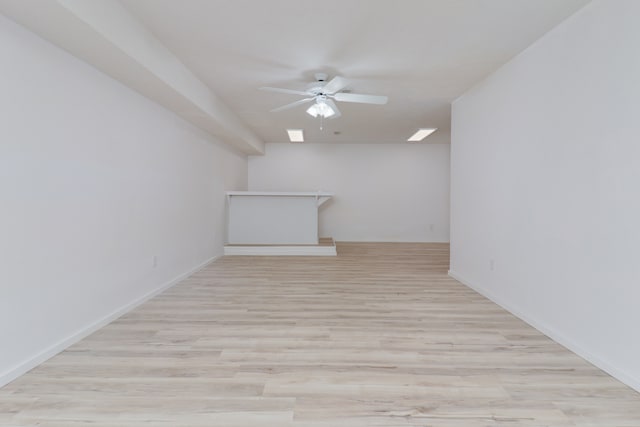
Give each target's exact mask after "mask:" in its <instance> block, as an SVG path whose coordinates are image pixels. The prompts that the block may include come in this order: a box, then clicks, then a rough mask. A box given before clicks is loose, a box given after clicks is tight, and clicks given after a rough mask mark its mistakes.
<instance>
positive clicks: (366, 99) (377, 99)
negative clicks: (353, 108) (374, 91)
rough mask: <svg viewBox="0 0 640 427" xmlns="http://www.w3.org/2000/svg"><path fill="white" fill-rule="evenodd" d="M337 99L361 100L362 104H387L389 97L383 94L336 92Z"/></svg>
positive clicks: (343, 100) (345, 100)
mask: <svg viewBox="0 0 640 427" xmlns="http://www.w3.org/2000/svg"><path fill="white" fill-rule="evenodd" d="M334 98H335V99H336V101H340V102H359V103H361V104H379V105H382V104H386V103H387V101H388V100H389V98H387V97H386V96H382V95H363V94H360V93H336V94H335V95H334Z"/></svg>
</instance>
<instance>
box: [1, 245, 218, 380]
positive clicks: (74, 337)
mask: <svg viewBox="0 0 640 427" xmlns="http://www.w3.org/2000/svg"><path fill="white" fill-rule="evenodd" d="M218 258H219V256H215V257H212V258H209V259H208V260H206V261H205V262H203V263H201V264H199V265H197V266H195V267H193V268H192V269H190V270H189V271H186V272H185V273H182V274H180V275H178V276H176V277H174V278H173V279H171V280H169V281H167V282H165V283H163V284H162V285H160V286H159V287H158V288H156V289H154V290H152V291H151V292H148V293H146V294H145V295H142V296H141V297H138V298H136V299H135V300H133V301H131V302H129V303H127V304H125V305H124V306H122V307H120V308H118V309H117V310H115V311H113V312H111V313H109V314H107V315H106V316H104V317H102V318H100V319H98V320H96V321H95V322H93V323H90V324H89V325H87V326H85V327H83V328H82V329H80V330H78V331H77V332H75V333H73V334H71V335H69V336H68V337H66V338H64V339H62V340H60V341H58V342H57V343H55V344H53V345H51V346H49V347H47V348H45V349H44V350H42V351H41V352H40V353H38V354H36V355H35V356H33V357H31V358H29V359H27V360H25V361H24V362H22V363H19V364H18V365H16V366H14V367H12V368H10V369H8V370H7V371H5V372H3V373H1V374H0V387H3V386H5V385H7V384H9V383H10V382H11V381H13V380H15V379H16V378H18V377H20V376H21V375H24V374H25V373H27V372H29V371H30V370H31V369H33V368H35V367H36V366H38V365H40V364H41V363H43V362H44V361H46V360H48V359H50V358H52V357H53V356H55V355H56V354H58V353H60V352H62V351H64V350H65V349H67V348H68V347H70V346H71V345H73V344H75V343H77V342H78V341H80V340H81V339H83V338H85V337H87V336H89V335H91V334H92V333H94V332H95V331H97V330H98V329H100V328H102V327H104V326H106V325H108V324H109V323H111V322H113V321H114V320H116V319H117V318H119V317H120V316H122V315H123V314H125V313H127V312H129V311H131V310H133V309H134V308H136V307H137V306H139V305H140V304H142V303H144V302H146V301H148V300H150V299H151V298H153V297H154V296H156V295H158V294H160V293H162V292H164V291H165V290H167V289H169V288H170V287H172V286H174V285H176V284H177V283H178V282H181V281H182V280H184V279H186V278H187V277H189V276H191V275H192V274H193V273H195V272H197V271H198V270H201V269H202V268H204V267H205V266H206V265H208V264H210V263H212V262H213V261H215V260H216V259H218Z"/></svg>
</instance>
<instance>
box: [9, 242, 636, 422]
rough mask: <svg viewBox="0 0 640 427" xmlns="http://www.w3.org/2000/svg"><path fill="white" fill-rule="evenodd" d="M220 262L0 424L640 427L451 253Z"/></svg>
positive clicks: (104, 335)
mask: <svg viewBox="0 0 640 427" xmlns="http://www.w3.org/2000/svg"><path fill="white" fill-rule="evenodd" d="M338 253H339V255H338V257H318V258H299V257H293V258H289V257H275V258H272V257H225V258H223V259H220V260H218V261H217V262H215V263H213V264H211V265H209V266H208V267H206V268H205V269H204V270H202V271H200V272H198V273H197V274H195V275H193V276H192V277H190V278H188V279H187V280H185V281H183V282H182V283H180V284H179V285H177V286H175V287H173V288H171V289H170V290H168V291H167V292H165V293H163V294H162V295H160V296H158V297H156V298H154V299H152V300H151V301H149V302H147V303H146V304H144V305H142V306H141V307H139V308H138V309H136V310H134V311H132V312H130V313H129V314H127V315H125V316H123V317H122V318H120V319H119V320H117V321H116V322H114V323H112V324H110V325H108V326H107V327H105V328H103V329H102V330H100V331H98V332H96V333H95V334H93V335H91V336H90V337H88V338H86V339H85V340H83V341H81V342H80V343H78V344H76V345H74V346H72V347H71V348H69V349H68V350H67V351H65V352H63V353H61V354H60V355H58V356H56V357H54V358H53V359H51V360H49V361H48V362H46V363H44V364H43V365H41V366H40V367H38V368H36V369H34V370H32V371H31V372H29V373H28V374H26V375H25V376H23V377H21V378H19V379H18V380H16V381H14V382H13V383H11V384H9V385H8V386H6V387H4V388H3V389H0V426H12V427H16V426H48V427H74V426H86V425H91V426H100V427H105V426H172V427H178V426H185V427H186V426H196V427H197V426H221V427H222V426H224V427H266V426H269V427H282V426H284V427H289V426H292V427H347V426H348V427H365V426H366V427H401V426H402V427H404V426H420V427H490V426H518V427H532V426H536V427H542V426H559V427H560V426H561V427H565V426H584V427H586V426H589V427H594V426H606V427H613V426H617V427H623V426H625V427H638V426H640V394H638V393H636V392H635V391H633V390H631V389H629V388H628V387H626V386H624V385H623V384H621V383H619V382H618V381H616V380H614V379H612V378H611V377H609V376H608V375H607V374H605V373H603V372H602V371H600V370H598V369H596V368H594V367H593V366H592V365H590V364H589V363H587V362H585V361H584V360H582V359H581V358H579V357H578V356H576V355H574V354H573V353H571V352H569V351H567V350H566V349H564V348H563V347H561V346H560V345H558V344H556V343H554V342H553V341H551V340H550V339H548V338H546V337H545V336H543V335H542V334H540V333H539V332H537V331H535V330H534V329H532V328H531V327H529V326H527V325H526V324H525V323H523V322H522V321H520V320H518V319H516V318H515V317H513V316H511V315H510V314H508V313H506V312H505V311H504V310H502V309H501V308H500V307H498V306H496V305H495V304H493V303H491V302H490V301H488V300H486V299H485V298H483V297H481V296H480V295H478V294H476V293H475V292H473V291H472V290H470V289H468V288H466V287H465V286H463V285H461V284H460V283H458V282H456V281H455V280H453V279H451V278H449V277H448V276H447V268H448V246H447V245H445V244H372V243H369V244H362V243H357V244H356V243H342V244H340V243H339V244H338Z"/></svg>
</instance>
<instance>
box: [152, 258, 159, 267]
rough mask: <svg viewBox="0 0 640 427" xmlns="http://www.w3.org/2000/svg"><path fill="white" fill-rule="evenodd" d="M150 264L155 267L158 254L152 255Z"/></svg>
mask: <svg viewBox="0 0 640 427" xmlns="http://www.w3.org/2000/svg"><path fill="white" fill-rule="evenodd" d="M151 265H153V268H156V267H157V266H158V255H154V256H153V259H152V260H151Z"/></svg>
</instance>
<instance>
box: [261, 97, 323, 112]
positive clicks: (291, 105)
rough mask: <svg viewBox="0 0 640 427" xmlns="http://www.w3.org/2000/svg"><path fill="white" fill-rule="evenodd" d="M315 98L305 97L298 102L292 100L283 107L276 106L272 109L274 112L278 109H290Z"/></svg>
mask: <svg viewBox="0 0 640 427" xmlns="http://www.w3.org/2000/svg"><path fill="white" fill-rule="evenodd" d="M313 99H314V98H305V99H301V100H299V101H296V102H292V103H291V104H287V105H283V106H282V107H278V108H274V109H273V110H271V112H272V113H277V112H278V111H282V110H288V109H289V108H293V107H297V106H298V105H302V104H306V103H307V102H309V101H313Z"/></svg>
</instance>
